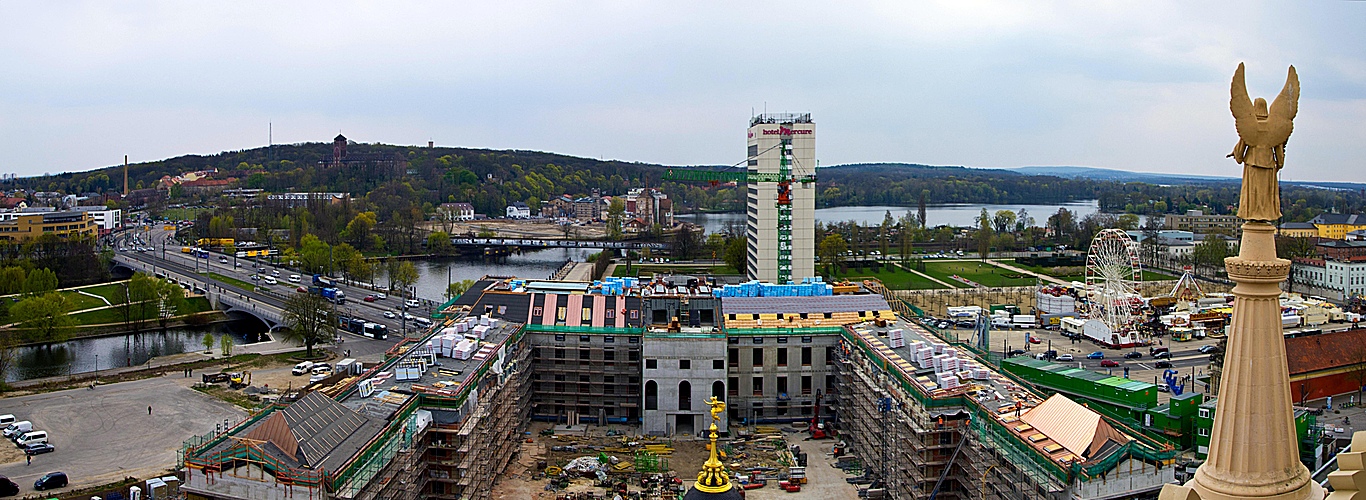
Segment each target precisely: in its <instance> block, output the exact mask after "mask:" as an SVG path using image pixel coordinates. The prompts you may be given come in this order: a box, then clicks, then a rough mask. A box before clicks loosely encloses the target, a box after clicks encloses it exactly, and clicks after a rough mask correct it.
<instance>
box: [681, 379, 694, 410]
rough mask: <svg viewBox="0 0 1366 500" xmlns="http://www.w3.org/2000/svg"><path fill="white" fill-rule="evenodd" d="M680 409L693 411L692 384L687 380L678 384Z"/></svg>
mask: <svg viewBox="0 0 1366 500" xmlns="http://www.w3.org/2000/svg"><path fill="white" fill-rule="evenodd" d="M678 409H679V410H682V411H691V410H692V383H691V382H688V381H687V380H684V381H682V382H679V383H678Z"/></svg>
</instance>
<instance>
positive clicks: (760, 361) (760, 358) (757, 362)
mask: <svg viewBox="0 0 1366 500" xmlns="http://www.w3.org/2000/svg"><path fill="white" fill-rule="evenodd" d="M750 351H751V352H752V353H753V360H754V363H753V364H754V366H764V348H762V347H755V348H753V349H750Z"/></svg>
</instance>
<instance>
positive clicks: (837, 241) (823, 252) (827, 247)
mask: <svg viewBox="0 0 1366 500" xmlns="http://www.w3.org/2000/svg"><path fill="white" fill-rule="evenodd" d="M848 250H849V244H848V243H846V242H845V241H844V237H843V236H840V235H838V234H831V235H827V236H826V237H825V239H823V240H821V244H820V245H819V246H818V248H817V251H816V253H817V254H819V255H820V257H821V263H822V264H825V270H826V271H825V272H826V274H827V275H831V276H834V274H835V273H836V272H837V271H838V269H839V267H840V265H842V264H843V263H844V253H845V252H846V251H848Z"/></svg>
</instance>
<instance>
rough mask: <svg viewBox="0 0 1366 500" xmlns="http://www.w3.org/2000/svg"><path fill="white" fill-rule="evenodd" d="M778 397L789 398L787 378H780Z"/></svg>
mask: <svg viewBox="0 0 1366 500" xmlns="http://www.w3.org/2000/svg"><path fill="white" fill-rule="evenodd" d="M778 397H787V377H778Z"/></svg>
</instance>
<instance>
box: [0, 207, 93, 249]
mask: <svg viewBox="0 0 1366 500" xmlns="http://www.w3.org/2000/svg"><path fill="white" fill-rule="evenodd" d="M97 233H98V227H97V225H96V224H95V220H94V219H93V218H92V217H91V216H90V213H89V212H81V211H70V212H42V213H16V212H9V213H0V241H8V242H24V241H31V240H34V239H37V238H39V237H41V236H43V235H54V236H57V237H59V238H62V239H70V238H77V237H90V238H94V237H95V235H96V234H97Z"/></svg>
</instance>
